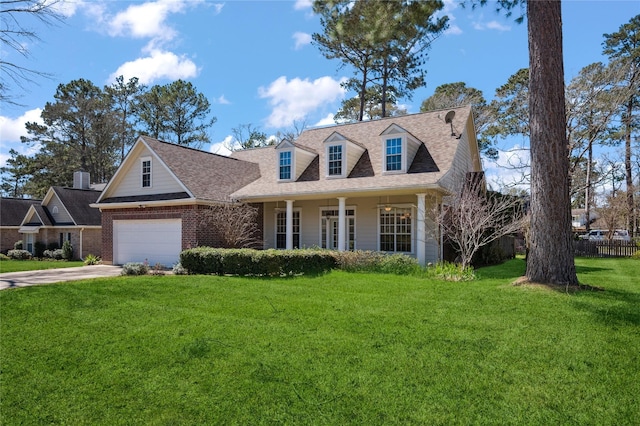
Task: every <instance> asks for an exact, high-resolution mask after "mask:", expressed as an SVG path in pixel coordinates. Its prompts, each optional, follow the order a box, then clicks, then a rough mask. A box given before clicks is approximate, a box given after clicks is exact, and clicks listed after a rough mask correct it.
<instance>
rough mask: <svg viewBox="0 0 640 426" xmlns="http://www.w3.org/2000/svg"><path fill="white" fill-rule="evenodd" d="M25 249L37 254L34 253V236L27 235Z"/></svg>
mask: <svg viewBox="0 0 640 426" xmlns="http://www.w3.org/2000/svg"><path fill="white" fill-rule="evenodd" d="M24 242H25V244H24V245H25V247H24V248H25V249H26V250H27V251H28V252H29V253H31V254H35V253H34V252H33V234H25V241H24Z"/></svg>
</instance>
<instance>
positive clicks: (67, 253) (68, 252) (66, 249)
mask: <svg viewBox="0 0 640 426" xmlns="http://www.w3.org/2000/svg"><path fill="white" fill-rule="evenodd" d="M62 258H63V259H65V260H71V259H73V246H71V243H70V242H69V241H65V242H64V243H63V244H62Z"/></svg>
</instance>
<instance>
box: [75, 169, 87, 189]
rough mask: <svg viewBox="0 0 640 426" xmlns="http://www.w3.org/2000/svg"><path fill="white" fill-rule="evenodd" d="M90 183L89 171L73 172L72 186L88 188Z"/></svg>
mask: <svg viewBox="0 0 640 426" xmlns="http://www.w3.org/2000/svg"><path fill="white" fill-rule="evenodd" d="M90 185H91V180H90V178H89V172H79V171H78V172H73V187H74V188H75V189H89V187H90Z"/></svg>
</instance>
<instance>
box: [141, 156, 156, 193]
mask: <svg viewBox="0 0 640 426" xmlns="http://www.w3.org/2000/svg"><path fill="white" fill-rule="evenodd" d="M145 161H148V162H149V186H144V185H143V181H144V178H143V176H144V174H145V173H144V163H145ZM140 188H153V160H152V159H151V157H141V158H140Z"/></svg>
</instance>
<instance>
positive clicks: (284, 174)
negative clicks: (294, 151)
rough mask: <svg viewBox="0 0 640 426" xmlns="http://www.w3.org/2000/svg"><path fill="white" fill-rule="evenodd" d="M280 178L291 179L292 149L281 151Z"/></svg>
mask: <svg viewBox="0 0 640 426" xmlns="http://www.w3.org/2000/svg"><path fill="white" fill-rule="evenodd" d="M279 157H280V174H279V176H280V180H291V151H281V152H280V155H279Z"/></svg>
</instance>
